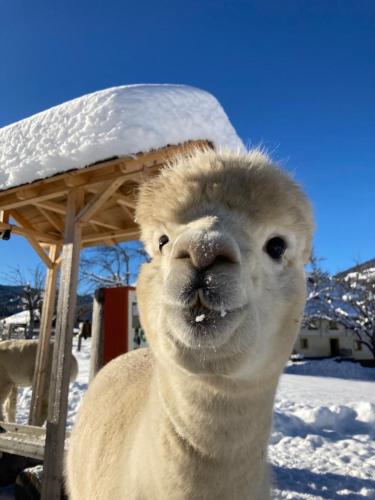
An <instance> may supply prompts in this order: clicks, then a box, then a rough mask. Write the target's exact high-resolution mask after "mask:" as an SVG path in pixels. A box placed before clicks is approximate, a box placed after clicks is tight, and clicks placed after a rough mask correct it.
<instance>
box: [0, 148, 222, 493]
mask: <svg viewBox="0 0 375 500" xmlns="http://www.w3.org/2000/svg"><path fill="white" fill-rule="evenodd" d="M207 147H212V145H211V144H210V143H209V142H208V141H204V140H202V141H192V142H187V143H184V144H182V145H177V146H167V147H165V148H162V149H159V150H156V151H152V152H149V153H147V154H143V153H140V154H137V155H135V156H131V157H130V156H127V157H120V158H113V159H110V160H107V161H102V162H99V163H96V164H93V165H90V166H88V167H85V168H81V169H78V170H70V171H68V172H64V173H60V174H57V175H55V176H52V177H49V178H46V179H43V180H38V181H35V182H32V183H31V184H27V185H23V186H18V187H13V188H10V189H7V190H5V191H0V237H1V236H2V237H3V239H7V238H8V237H9V236H10V234H17V235H21V236H24V237H25V238H26V239H27V240H28V241H29V243H30V245H31V246H32V247H33V249H34V250H35V251H36V252H37V253H38V255H39V256H40V258H41V259H42V261H43V262H44V263H45V265H46V266H47V269H48V271H47V275H46V285H45V299H44V304H43V310H42V317H41V328H40V336H39V348H38V354H37V362H36V368H35V374H34V382H33V396H32V402H31V410H30V419H29V424H30V425H29V426H21V425H8V424H3V423H1V422H0V426H1V427H2V428H3V431H5V432H3V433H2V434H0V451H7V452H10V453H14V454H20V455H25V456H29V457H34V458H43V460H44V476H43V487H42V499H43V500H57V499H60V492H61V480H62V464H63V455H64V449H65V426H66V416H67V410H68V392H69V373H70V366H69V364H70V352H71V350H72V338H73V326H74V319H75V306H76V288H77V276H78V267H79V255H80V250H81V248H84V247H88V246H96V245H103V244H114V243H118V242H122V241H127V240H135V239H137V238H138V235H139V229H138V226H137V224H136V222H135V220H134V209H135V202H136V200H135V196H136V190H137V188H138V186H139V185H140V184H141V183H142V182H143V181H144V180H145V179H146V178H147V177H149V176H151V175H154V174H155V173H156V172H157V171H158V170H159V169H160V168H161V166H162V165H163V163H165V162H166V161H168V160H169V159H171V158H172V157H173V156H174V155H176V154H187V153H189V152H190V151H191V150H192V149H193V148H207ZM155 210H157V207H155ZM0 244H6V243H5V242H0ZM59 269H60V273H61V276H60V286H59V293H58V304H57V321H56V334H55V346H54V354H53V363H52V374H51V385H50V392H49V408H48V419H47V427H46V431H44V430H43V429H42V428H41V427H40V426H41V425H42V423H43V422H41V397H40V395H41V394H42V393H43V391H44V388H45V385H46V382H47V377H48V376H49V374H48V373H47V365H48V359H47V356H48V343H49V339H50V335H51V322H52V315H53V312H54V305H55V293H56V279H57V273H58V270H59Z"/></svg>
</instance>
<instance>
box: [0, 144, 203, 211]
mask: <svg viewBox="0 0 375 500" xmlns="http://www.w3.org/2000/svg"><path fill="white" fill-rule="evenodd" d="M204 148H213V146H212V144H211V143H210V142H209V141H206V140H200V141H189V142H186V143H184V144H180V145H176V146H167V147H165V148H161V149H158V150H156V151H151V152H149V153H140V154H136V155H133V156H126V157H122V158H115V159H112V160H108V161H104V162H98V163H96V164H94V165H89V166H87V167H85V168H81V169H76V170H71V171H69V172H64V173H61V174H57V175H55V176H51V177H49V178H47V179H42V180H38V181H35V182H33V183H31V184H30V185H28V186H27V187H25V186H22V187H21V186H18V187H14V188H10V189H8V190H6V191H5V190H4V191H0V208H1V209H10V208H18V207H22V206H26V205H28V204H33V203H35V202H37V201H43V200H50V199H53V198H58V197H61V196H62V195H65V194H66V193H67V192H68V191H69V189H70V187H71V186H76V187H79V186H80V187H83V188H85V187H86V186H88V185H90V184H99V183H102V182H106V181H109V180H111V179H115V178H117V177H119V176H122V175H124V174H134V173H137V172H143V170H144V171H145V174H146V175H148V173H149V171H151V172H153V171H157V170H158V169H159V168H160V166H161V165H162V164H163V163H165V162H166V161H168V160H170V159H172V158H173V157H175V156H176V155H177V154H180V155H185V154H188V153H189V152H191V151H192V150H195V149H204ZM17 192H20V194H19V196H20V197H21V198H22V199H20V198H19V197H18V196H17Z"/></svg>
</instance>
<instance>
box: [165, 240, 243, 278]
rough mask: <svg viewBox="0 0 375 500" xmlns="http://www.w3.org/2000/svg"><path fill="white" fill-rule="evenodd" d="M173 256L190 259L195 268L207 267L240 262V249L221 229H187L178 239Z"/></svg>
mask: <svg viewBox="0 0 375 500" xmlns="http://www.w3.org/2000/svg"><path fill="white" fill-rule="evenodd" d="M172 258H174V259H189V260H190V262H191V264H192V265H193V266H194V267H195V268H197V269H205V268H208V267H212V266H214V265H215V264H219V263H227V264H238V263H239V262H240V250H239V248H238V245H237V243H236V242H235V240H234V239H233V238H232V237H231V236H229V235H227V234H223V233H220V232H219V231H207V232H204V233H198V234H197V233H196V232H190V231H187V232H186V233H184V234H182V235H181V236H180V237H179V238H178V239H177V240H176V242H175V244H174V247H173V250H172Z"/></svg>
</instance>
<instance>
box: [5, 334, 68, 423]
mask: <svg viewBox="0 0 375 500" xmlns="http://www.w3.org/2000/svg"><path fill="white" fill-rule="evenodd" d="M37 347H38V341H37V340H19V339H17V340H5V341H3V342H0V420H4V417H6V420H7V421H8V422H14V421H15V417H16V403H17V388H18V387H28V386H31V385H32V383H33V376H34V368H35V360H36V352H37ZM49 349H50V351H49V360H50V363H52V350H53V344H52V343H50V344H49ZM49 371H50V366H49ZM77 373H78V363H77V360H76V358H75V357H74V356H73V355H72V360H71V370H70V381H71V382H72V381H73V380H75V379H76V378H77ZM48 390H49V384H47V386H46V388H45V393H44V394H43V396H42V397H43V409H42V418H43V421H44V420H46V418H47V409H48Z"/></svg>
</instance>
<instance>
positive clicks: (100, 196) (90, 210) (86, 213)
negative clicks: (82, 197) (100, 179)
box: [76, 177, 125, 222]
mask: <svg viewBox="0 0 375 500" xmlns="http://www.w3.org/2000/svg"><path fill="white" fill-rule="evenodd" d="M124 181H125V177H119V178H118V179H115V180H114V181H111V182H109V183H108V184H107V185H106V186H104V189H103V190H101V191H99V192H98V193H97V194H96V195H95V196H94V197H93V198H91V200H90V201H89V202H88V203H87V205H86V206H84V207H83V208H82V210H81V211H80V213H79V214H78V215H77V219H76V222H88V221H89V220H90V219H91V218H92V216H93V215H94V214H95V213H96V212H97V211H98V210H99V209H100V207H102V206H103V205H104V203H105V202H106V201H107V200H109V198H110V197H111V196H112V195H113V194H114V193H115V192H116V191H117V190H118V188H119V187H120V186H121V185H122V184H123V183H124Z"/></svg>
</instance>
